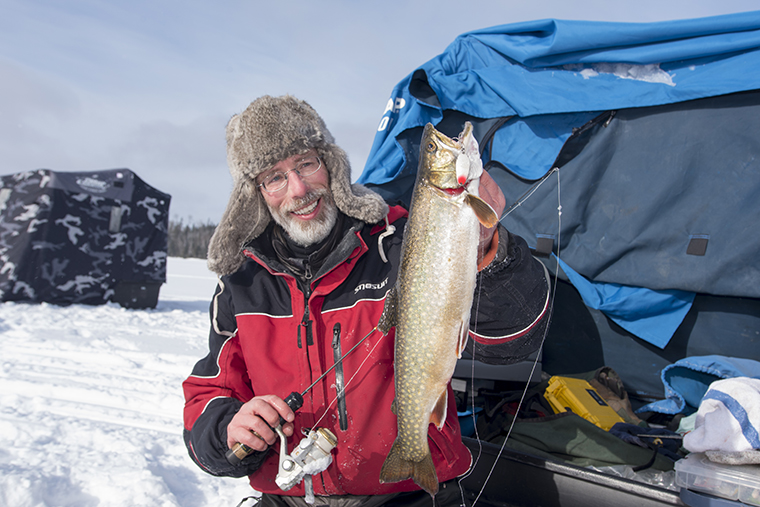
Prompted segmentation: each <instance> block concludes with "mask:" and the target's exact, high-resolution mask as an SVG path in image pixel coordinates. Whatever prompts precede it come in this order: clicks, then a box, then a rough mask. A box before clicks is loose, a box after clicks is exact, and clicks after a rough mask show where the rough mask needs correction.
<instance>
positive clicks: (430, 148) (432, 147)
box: [426, 143, 435, 152]
mask: <svg viewBox="0 0 760 507" xmlns="http://www.w3.org/2000/svg"><path fill="white" fill-rule="evenodd" d="M426 149H427V151H431V152H432V151H435V143H427V146H426Z"/></svg>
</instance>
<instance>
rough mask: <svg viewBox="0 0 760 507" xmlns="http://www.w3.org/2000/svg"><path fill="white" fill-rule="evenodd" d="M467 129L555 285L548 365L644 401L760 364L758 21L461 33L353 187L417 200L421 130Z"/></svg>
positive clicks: (410, 92) (396, 92)
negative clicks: (739, 366) (701, 365)
mask: <svg viewBox="0 0 760 507" xmlns="http://www.w3.org/2000/svg"><path fill="white" fill-rule="evenodd" d="M466 120H469V121H471V122H473V124H474V127H475V132H476V136H477V138H478V141H479V143H480V149H481V151H482V155H483V160H484V164H485V167H486V169H487V170H488V171H489V173H490V174H491V175H492V176H493V177H494V179H495V180H496V181H497V182H498V183H499V184H500V186H501V188H502V189H503V191H504V193H505V195H506V198H507V210H505V211H506V212H507V215H506V216H505V217H504V218H503V219H502V223H503V224H504V225H505V226H506V228H507V229H508V230H510V231H511V232H513V233H516V234H519V235H520V236H522V237H523V238H525V239H526V241H527V242H528V244H529V245H530V246H531V248H533V249H534V250H535V253H536V255H537V256H539V257H542V258H543V261H544V262H545V264H546V265H547V267H549V268H550V269H551V270H552V271H553V272H558V275H559V282H558V283H557V286H556V291H557V292H556V300H555V303H554V310H553V317H552V319H553V320H552V325H551V328H550V331H549V335H548V337H547V340H546V343H545V345H544V349H543V358H542V361H543V367H544V370H546V371H550V372H551V373H552V374H571V373H577V372H584V371H591V370H593V369H595V368H598V367H600V366H603V365H606V366H610V367H612V368H614V369H615V370H616V371H617V372H618V373H619V374H620V376H621V378H622V379H623V380H624V382H625V384H626V387H628V388H629V390H630V391H632V392H633V394H634V395H636V396H638V397H639V400H641V401H643V402H647V401H651V400H652V399H656V398H657V397H661V396H662V394H663V387H662V382H661V380H660V371H661V370H662V369H663V368H664V367H665V366H667V365H669V364H672V363H674V362H675V361H677V360H679V359H681V358H684V357H689V356H704V355H709V354H721V355H724V356H733V357H741V358H749V359H754V360H760V264H759V263H758V256H759V254H760V234H759V233H758V226H759V225H760V11H758V12H749V13H742V14H736V15H725V16H717V17H711V18H703V19H690V20H680V21H668V22H657V23H642V24H638V23H605V22H583V21H562V20H553V19H547V20H540V21H532V22H523V23H516V24H508V25H501V26H495V27H492V28H487V29H482V30H477V31H473V32H469V33H465V34H463V35H461V36H459V37H457V38H456V39H455V40H454V42H453V43H451V44H450V45H449V46H448V47H447V48H446V49H445V50H444V51H443V53H441V54H440V55H439V56H437V57H435V58H433V59H432V60H430V61H428V62H426V63H424V64H422V65H421V66H420V67H419V68H417V69H416V70H414V71H413V72H411V73H410V74H409V75H408V76H407V77H405V78H404V79H403V80H402V81H401V82H400V83H399V84H398V85H397V86H396V87H395V88H394V89H393V91H392V92H391V95H390V98H389V100H388V103H387V107H386V110H385V112H384V114H383V115H382V117H381V118H380V121H379V125H378V130H377V133H376V136H375V140H374V144H373V146H372V149H371V152H370V155H369V158H368V160H367V163H366V166H365V168H364V171H363V173H362V175H361V177H360V178H359V180H358V182H359V183H363V184H365V185H367V186H369V187H371V188H373V189H374V190H376V191H378V192H380V193H381V194H382V195H383V196H384V197H385V198H386V199H387V200H389V201H394V200H400V201H402V202H406V203H407V204H408V201H409V197H410V195H411V189H412V187H413V185H414V179H415V175H416V170H417V159H418V150H419V142H420V137H421V133H422V129H423V127H424V125H425V124H426V123H428V122H431V123H433V124H434V125H436V127H437V128H438V129H439V130H441V131H443V132H444V133H446V134H447V135H449V136H456V135H457V134H458V133H459V132H460V131H461V129H462V126H463V123H464V122H465V121H466ZM558 265H559V269H558V268H557V266H558Z"/></svg>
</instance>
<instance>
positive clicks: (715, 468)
mask: <svg viewBox="0 0 760 507" xmlns="http://www.w3.org/2000/svg"><path fill="white" fill-rule="evenodd" d="M675 468H676V485H677V486H680V487H682V488H686V489H689V490H692V491H702V492H704V493H708V494H710V495H714V496H718V497H721V498H727V499H729V500H738V501H740V502H743V503H745V504H747V505H758V506H760V465H724V464H723V463H714V462H712V461H710V460H709V459H708V458H707V456H705V455H704V454H703V453H691V454H689V455H688V456H686V457H685V458H684V459H680V460H678V461H676V465H675Z"/></svg>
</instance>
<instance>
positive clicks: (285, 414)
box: [227, 394, 295, 451]
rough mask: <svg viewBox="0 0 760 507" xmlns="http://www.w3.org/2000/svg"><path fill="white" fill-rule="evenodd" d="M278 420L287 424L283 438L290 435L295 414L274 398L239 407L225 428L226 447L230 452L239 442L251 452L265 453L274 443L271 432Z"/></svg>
mask: <svg viewBox="0 0 760 507" xmlns="http://www.w3.org/2000/svg"><path fill="white" fill-rule="evenodd" d="M280 416H282V418H283V419H285V420H286V421H288V422H287V423H285V424H284V425H283V427H282V432H283V433H285V435H286V436H290V435H292V434H293V424H292V421H293V419H295V414H294V413H293V411H292V410H291V409H290V407H289V406H288V404H287V403H285V402H284V401H283V400H282V398H279V397H277V396H275V395H273V394H267V395H265V396H256V397H254V398H252V399H251V400H250V401H248V403H246V404H245V405H243V406H242V407H240V410H238V413H237V414H235V416H234V417H233V418H232V420H231V421H230V423H229V424H228V425H227V447H229V448H230V449H232V447H233V446H234V445H235V444H236V443H237V442H240V443H241V444H245V445H247V446H248V447H250V448H251V449H254V450H257V451H265V450H266V449H267V447H268V446H270V445H273V444H274V443H275V442H276V441H277V433H275V432H274V430H272V428H274V427H275V426H277V425H278V424H280Z"/></svg>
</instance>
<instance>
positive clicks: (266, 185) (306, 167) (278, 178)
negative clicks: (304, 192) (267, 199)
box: [257, 157, 322, 194]
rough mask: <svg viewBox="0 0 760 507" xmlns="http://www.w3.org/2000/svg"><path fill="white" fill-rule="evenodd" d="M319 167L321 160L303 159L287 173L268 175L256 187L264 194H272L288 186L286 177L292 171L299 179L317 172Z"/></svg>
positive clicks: (316, 158) (317, 158)
mask: <svg viewBox="0 0 760 507" xmlns="http://www.w3.org/2000/svg"><path fill="white" fill-rule="evenodd" d="M320 167H322V159H321V158H319V157H306V158H305V159H303V160H301V161H300V162H298V164H296V166H295V167H294V168H293V169H291V170H289V171H285V172H283V171H276V172H273V173H271V174H269V175H268V176H267V177H266V178H264V181H262V182H261V183H259V184H258V185H257V186H259V187H261V188H263V189H264V191H265V192H267V193H270V194H273V193H275V192H279V191H280V190H283V189H284V188H285V187H286V186H287V185H288V175H289V174H290V173H292V172H293V171H295V172H296V174H297V175H298V176H300V177H301V178H305V177H307V176H311V175H312V174H314V173H316V172H317V171H319V168H320Z"/></svg>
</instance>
